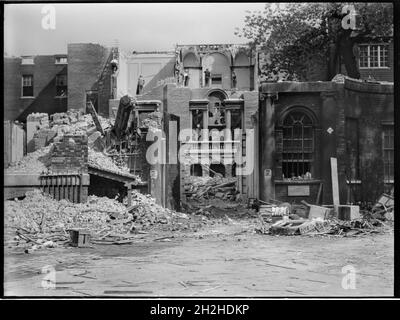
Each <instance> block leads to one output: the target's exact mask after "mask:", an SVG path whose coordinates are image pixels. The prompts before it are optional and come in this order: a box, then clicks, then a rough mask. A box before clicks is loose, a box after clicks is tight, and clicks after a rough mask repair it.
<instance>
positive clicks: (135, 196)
mask: <svg viewBox="0 0 400 320" xmlns="http://www.w3.org/2000/svg"><path fill="white" fill-rule="evenodd" d="M4 217H5V221H4V222H5V243H6V245H8V246H11V247H18V248H21V247H22V248H23V249H25V252H30V251H29V250H31V251H32V248H33V251H34V250H36V249H40V248H43V247H56V246H59V245H63V244H65V243H67V242H69V239H70V238H69V233H68V230H69V229H72V228H83V229H86V230H88V231H89V232H90V234H91V237H92V239H94V240H96V239H104V238H106V237H110V236H111V237H116V235H122V237H124V235H129V234H131V233H135V232H137V231H141V230H142V231H144V230H150V229H152V228H154V227H156V226H157V225H159V224H162V225H173V224H174V223H178V224H182V221H183V222H185V223H188V222H189V220H190V218H189V217H188V216H187V215H186V214H184V213H179V212H175V211H173V210H170V209H165V208H163V207H161V206H160V205H158V204H156V203H155V200H154V199H153V198H151V197H150V196H148V195H142V194H140V193H138V192H137V191H133V192H132V206H130V207H129V208H127V207H126V206H125V205H124V204H123V203H120V202H118V201H116V200H113V199H109V198H107V197H97V196H89V197H88V200H87V202H86V203H72V202H69V201H68V200H60V201H57V200H55V199H53V198H51V197H50V196H49V195H46V194H43V193H42V192H41V191H40V190H33V191H28V192H27V193H26V197H25V198H24V199H23V200H12V201H10V200H8V201H5V215H4ZM26 250H28V251H26Z"/></svg>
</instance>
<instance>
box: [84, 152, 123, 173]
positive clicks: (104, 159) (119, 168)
mask: <svg viewBox="0 0 400 320" xmlns="http://www.w3.org/2000/svg"><path fill="white" fill-rule="evenodd" d="M89 166H92V167H95V168H98V169H104V170H107V171H112V172H115V173H118V174H122V175H129V174H130V173H129V168H128V167H127V166H126V165H124V164H123V163H121V162H119V163H116V162H115V161H113V159H112V158H111V157H108V156H106V155H105V154H104V153H102V152H98V151H95V150H93V149H92V148H89Z"/></svg>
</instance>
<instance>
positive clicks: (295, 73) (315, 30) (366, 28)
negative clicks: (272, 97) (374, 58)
mask: <svg viewBox="0 0 400 320" xmlns="http://www.w3.org/2000/svg"><path fill="white" fill-rule="evenodd" d="M345 5H353V6H354V8H355V16H354V15H353V17H354V18H355V22H356V24H355V28H352V27H351V28H348V29H345V28H343V26H342V20H343V18H346V16H347V17H349V16H348V14H352V12H350V11H347V12H344V13H343V12H342V10H343V7H344V6H345ZM247 13H248V15H247V16H246V17H245V26H244V27H243V28H242V29H241V30H239V29H237V30H236V31H235V34H236V35H238V36H240V37H244V38H247V39H249V40H250V44H251V45H253V46H259V47H260V48H261V50H262V51H263V52H266V53H267V59H266V62H265V64H264V65H263V68H262V73H263V74H264V75H265V76H267V77H271V75H272V77H273V76H274V75H275V77H276V76H277V74H278V73H279V72H282V71H283V72H284V73H285V77H286V79H289V80H290V79H293V77H297V78H300V79H301V80H308V74H309V71H310V68H313V67H314V68H319V67H324V68H325V70H326V76H325V79H318V80H330V79H332V77H333V76H334V75H335V74H336V73H337V72H338V67H339V65H340V64H341V61H343V63H344V65H345V68H346V71H347V75H348V76H350V77H352V78H359V77H360V73H359V71H358V67H357V63H356V59H355V54H354V44H355V43H357V42H359V41H360V40H361V39H365V38H366V37H369V38H374V39H376V40H378V41H379V40H382V39H379V38H386V37H390V36H392V35H393V5H392V4H391V3H285V4H273V3H268V4H266V6H265V10H264V11H263V12H261V11H255V12H249V11H247Z"/></svg>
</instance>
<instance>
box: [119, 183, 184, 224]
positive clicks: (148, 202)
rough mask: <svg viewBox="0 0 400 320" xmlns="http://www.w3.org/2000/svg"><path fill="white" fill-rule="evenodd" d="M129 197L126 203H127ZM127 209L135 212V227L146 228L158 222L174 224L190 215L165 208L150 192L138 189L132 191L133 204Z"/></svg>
mask: <svg viewBox="0 0 400 320" xmlns="http://www.w3.org/2000/svg"><path fill="white" fill-rule="evenodd" d="M127 202H128V200H127V198H125V199H124V203H127ZM127 211H129V212H131V213H132V214H133V221H134V223H135V225H134V229H139V230H146V229H149V228H151V227H152V226H153V225H156V224H163V225H172V224H175V223H176V222H177V221H178V220H179V221H182V220H183V221H187V220H188V219H189V216H188V215H186V214H185V213H181V212H176V211H174V210H171V209H168V208H163V207H162V206H161V205H159V204H157V203H156V200H155V199H154V198H153V197H151V196H150V195H149V194H147V195H145V194H142V193H140V192H138V191H137V190H133V191H132V197H131V205H130V206H129V207H128V208H127Z"/></svg>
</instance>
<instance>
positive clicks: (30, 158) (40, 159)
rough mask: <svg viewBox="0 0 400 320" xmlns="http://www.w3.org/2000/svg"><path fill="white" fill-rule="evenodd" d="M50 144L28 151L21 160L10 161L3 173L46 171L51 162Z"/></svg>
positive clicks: (39, 172) (38, 172)
mask: <svg viewBox="0 0 400 320" xmlns="http://www.w3.org/2000/svg"><path fill="white" fill-rule="evenodd" d="M52 146H53V145H52V144H50V145H48V146H46V147H43V148H41V149H39V150H36V151H35V152H31V153H28V154H27V155H26V156H25V157H23V158H22V159H21V160H19V161H17V162H15V163H12V164H11V165H10V166H9V167H8V168H7V169H4V173H5V174H18V173H25V174H26V173H31V174H41V173H48V172H49V169H48V168H49V167H50V164H51V148H52Z"/></svg>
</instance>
